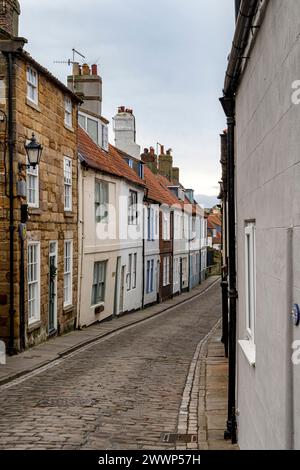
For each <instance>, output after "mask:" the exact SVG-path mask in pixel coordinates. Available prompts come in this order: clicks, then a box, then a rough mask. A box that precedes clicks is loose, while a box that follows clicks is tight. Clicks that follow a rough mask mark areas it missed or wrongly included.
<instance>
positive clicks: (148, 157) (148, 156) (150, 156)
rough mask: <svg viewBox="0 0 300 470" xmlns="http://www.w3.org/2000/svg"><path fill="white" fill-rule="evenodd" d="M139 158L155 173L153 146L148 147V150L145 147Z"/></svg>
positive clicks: (155, 160) (155, 163)
mask: <svg viewBox="0 0 300 470" xmlns="http://www.w3.org/2000/svg"><path fill="white" fill-rule="evenodd" d="M141 159H142V162H144V163H145V164H146V165H147V167H148V168H150V170H151V171H152V172H153V173H157V155H156V154H155V151H154V148H153V147H150V151H149V150H148V149H147V148H145V149H144V153H142V155H141Z"/></svg>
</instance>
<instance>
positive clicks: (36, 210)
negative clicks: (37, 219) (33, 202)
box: [28, 206, 42, 215]
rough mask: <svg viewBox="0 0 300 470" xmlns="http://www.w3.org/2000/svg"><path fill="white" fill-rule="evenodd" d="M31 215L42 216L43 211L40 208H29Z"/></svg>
mask: <svg viewBox="0 0 300 470" xmlns="http://www.w3.org/2000/svg"><path fill="white" fill-rule="evenodd" d="M28 213H29V215H42V210H41V209H39V208H38V207H30V206H29V207H28Z"/></svg>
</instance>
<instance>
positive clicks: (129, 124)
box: [113, 106, 141, 159]
mask: <svg viewBox="0 0 300 470" xmlns="http://www.w3.org/2000/svg"><path fill="white" fill-rule="evenodd" d="M113 120H114V131H115V146H116V147H117V148H118V149H120V150H123V152H125V153H128V155H131V156H132V157H134V158H137V159H140V158H141V147H140V146H139V145H138V144H137V143H136V123H135V116H134V114H133V110H132V109H131V108H126V107H125V106H119V108H118V113H117V114H116V115H115V117H114V118H113Z"/></svg>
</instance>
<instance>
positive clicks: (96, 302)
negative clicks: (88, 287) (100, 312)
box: [91, 261, 107, 307]
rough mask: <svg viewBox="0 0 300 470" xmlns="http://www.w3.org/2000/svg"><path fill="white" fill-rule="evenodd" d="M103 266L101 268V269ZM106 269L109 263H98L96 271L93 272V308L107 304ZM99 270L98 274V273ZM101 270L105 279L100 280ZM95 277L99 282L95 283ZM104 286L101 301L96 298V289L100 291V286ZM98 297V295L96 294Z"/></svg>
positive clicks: (95, 264) (95, 266) (95, 265)
mask: <svg viewBox="0 0 300 470" xmlns="http://www.w3.org/2000/svg"><path fill="white" fill-rule="evenodd" d="M100 266H101V267H100ZM106 269H107V261H96V262H95V263H94V271H93V285H92V299H91V304H92V307H95V306H97V305H101V304H103V303H104V302H105V291H106ZM96 270H97V272H96ZM100 270H102V274H103V277H102V278H100ZM95 277H97V282H96V283H95ZM100 285H103V294H102V297H101V299H98V298H97V299H96V298H95V288H96V289H97V291H98V289H99V286H100ZM97 291H96V292H97ZM96 296H97V294H96Z"/></svg>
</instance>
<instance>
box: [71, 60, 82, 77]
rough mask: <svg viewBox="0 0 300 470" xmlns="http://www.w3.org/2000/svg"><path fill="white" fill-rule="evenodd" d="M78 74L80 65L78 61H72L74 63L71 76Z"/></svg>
mask: <svg viewBox="0 0 300 470" xmlns="http://www.w3.org/2000/svg"><path fill="white" fill-rule="evenodd" d="M78 75H80V66H79V63H78V62H74V64H73V76H74V77H77V76H78Z"/></svg>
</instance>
